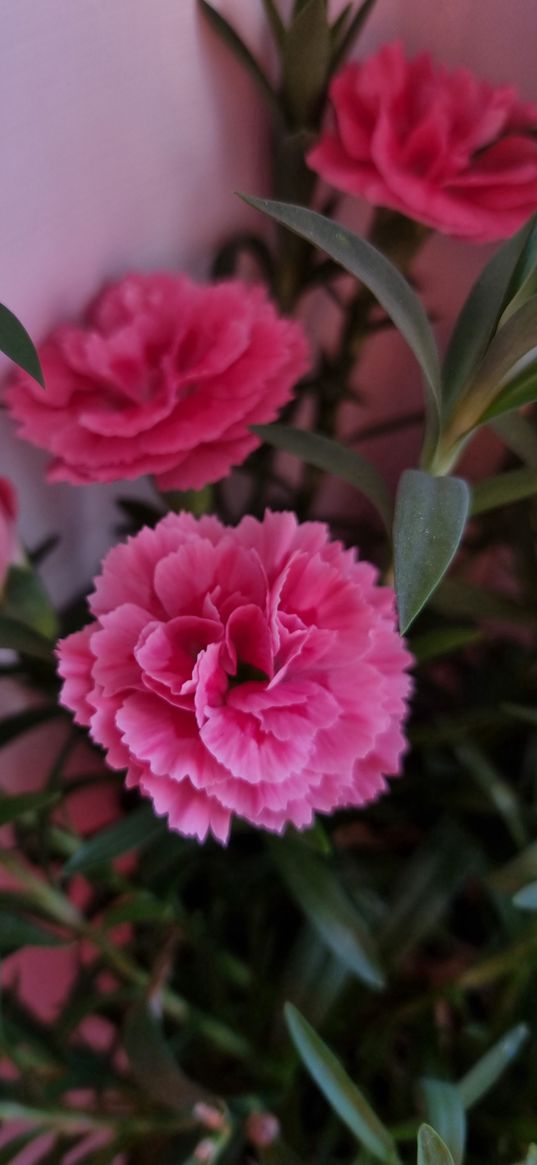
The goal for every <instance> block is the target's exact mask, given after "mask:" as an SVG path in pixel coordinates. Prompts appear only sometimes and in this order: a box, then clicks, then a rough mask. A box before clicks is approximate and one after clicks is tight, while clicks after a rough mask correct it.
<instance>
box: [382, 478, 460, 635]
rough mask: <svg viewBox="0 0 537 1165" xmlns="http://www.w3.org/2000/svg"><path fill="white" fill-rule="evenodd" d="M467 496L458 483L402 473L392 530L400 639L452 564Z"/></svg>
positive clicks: (458, 481) (456, 480) (451, 479)
mask: <svg viewBox="0 0 537 1165" xmlns="http://www.w3.org/2000/svg"><path fill="white" fill-rule="evenodd" d="M469 506H470V491H469V489H468V486H467V484H466V482H465V481H463V480H462V479H461V478H459V477H432V476H431V474H428V473H424V472H422V471H421V470H418V469H407V470H406V472H405V473H403V475H402V477H401V480H400V483H399V489H398V491H397V500H396V504H395V519H394V530H393V545H394V569H395V589H396V593H397V603H398V608H399V621H400V626H401V633H402V634H404V633H405V631H407V630H408V628H409V627H410V625H411V623H412V622H413V621H414V619H415V618H416V616H417V615H418V614H419V612H420V611H421V609H422V607H424V606H425V603H426V602H427V600H428V598H429V597H430V596H431V595H432V593H433V591H434V590H436V587H437V586H438V584H439V582H440V581H441V579H442V578H443V576H444V574H445V573H446V571H447V569H448V567H449V565H450V563H451V562H452V560H453V558H454V556H455V554H456V552H457V549H458V546H459V543H460V541H461V538H462V536H463V533H464V528H465V525H466V518H467V516H468V510H469Z"/></svg>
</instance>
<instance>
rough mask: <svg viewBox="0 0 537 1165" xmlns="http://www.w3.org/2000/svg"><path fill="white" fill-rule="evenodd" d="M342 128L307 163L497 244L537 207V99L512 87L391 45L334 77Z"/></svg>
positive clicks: (433, 222) (370, 194) (376, 199)
mask: <svg viewBox="0 0 537 1165" xmlns="http://www.w3.org/2000/svg"><path fill="white" fill-rule="evenodd" d="M330 99H331V102H332V105H333V108H334V114H335V125H334V128H333V129H332V130H329V131H326V132H325V133H324V134H323V135H322V136H321V139H320V141H319V142H318V144H317V145H316V146H314V148H313V149H312V150H311V151H310V153H309V155H308V159H307V160H308V163H309V165H310V166H311V167H312V169H313V170H316V171H317V173H318V174H320V175H321V177H323V178H325V179H326V180H327V182H330V183H331V184H332V185H333V186H335V187H337V189H339V190H344V191H346V192H347V193H349V194H355V195H360V196H361V197H363V198H365V199H367V201H368V202H371V203H372V204H373V205H374V206H387V207H391V208H392V209H394V210H398V211H401V212H402V213H403V214H405V215H408V216H409V217H410V218H414V219H417V220H418V221H419V222H422V223H425V224H426V225H427V226H430V227H433V228H434V229H435V230H438V231H442V232H444V233H445V234H448V235H456V236H459V237H464V238H468V239H472V240H474V242H490V241H493V240H495V239H502V238H507V237H508V236H509V235H511V234H513V233H514V232H515V231H516V230H518V228H519V227H520V226H522V224H523V223H524V222H525V221H526V219H527V218H529V217H530V215H531V214H533V212H534V211H535V210H536V209H537V140H536V138H535V136H534V135H535V131H536V130H537V106H535V105H528V104H522V103H521V102H520V101H519V100H518V97H517V93H516V90H515V89H513V88H512V87H511V86H502V87H498V88H494V87H493V86H491V85H489V84H487V83H486V82H485V81H480V80H478V79H477V78H476V77H474V76H473V75H472V73H470V72H469V71H468V70H467V69H457V70H456V71H455V72H452V73H449V72H447V70H446V69H443V68H440V67H439V66H435V65H434V64H433V62H432V60H431V58H430V57H429V56H428V55H427V54H425V53H424V54H423V55H422V56H419V57H416V58H415V59H414V60H412V61H407V60H406V59H405V55H404V50H403V48H402V46H401V45H400V44H391V45H386V46H385V47H384V48H382V49H381V50H380V52H378V53H377V54H376V55H375V56H373V57H371V58H370V59H369V60H368V61H366V62H365V63H364V64H356V63H355V64H349V65H347V66H346V67H345V68H344V69H343V70H342V71H341V72H340V73H339V74H338V75H337V76H336V77H335V78H334V80H333V82H332V85H331V88H330Z"/></svg>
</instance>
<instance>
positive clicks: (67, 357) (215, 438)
mask: <svg viewBox="0 0 537 1165" xmlns="http://www.w3.org/2000/svg"><path fill="white" fill-rule="evenodd" d="M40 357H41V363H42V366H43V372H44V376H45V382H46V391H45V392H43V389H42V388H40V387H39V385H36V384H35V382H34V381H33V380H31V378H30V377H29V376H27V375H25V374H24V373H17V374H16V375H15V376H14V378H13V380H12V383H11V385H10V387H9V388H8V391H7V395H6V399H7V403H8V407H9V409H10V411H11V414H12V416H13V417H14V418H15V419H16V420H17V421H18V422H19V424H20V433H21V435H22V436H23V437H26V438H27V439H28V440H29V441H32V442H33V443H34V444H35V445H39V446H40V447H41V448H43V449H47V450H48V451H49V452H50V453H52V454H53V455H54V461H53V462H52V465H51V467H50V469H49V473H48V477H49V480H50V481H69V482H71V483H72V484H73V485H84V484H86V483H88V482H101V481H118V480H121V479H127V478H135V477H140V476H141V475H143V474H152V475H154V476H155V478H156V481H157V485H158V486H159V488H161V489H163V490H169V489H180V490H186V489H199V488H201V487H202V486H204V485H206V484H207V483H208V482H213V481H217V480H218V479H219V478H221V477H223V476H225V474H227V473H228V472H229V470H230V468H231V467H232V466H233V465H238V464H239V463H240V462H242V461H244V459H245V457H246V456H247V455H248V454H249V453H251V451H252V450H253V449H255V448H256V446H257V445H258V444H259V442H258V440H257V438H256V437H255V436H254V435H253V434H252V433H251V432H250V429H249V426H250V425H252V424H255V423H265V422H268V421H272V420H274V418H275V416H276V415H277V413H278V410H279V409H280V408H281V406H282V405H283V404H285V402H286V401H288V400H289V398H290V396H291V393H292V389H293V386H294V385H295V384H296V382H297V380H298V379H299V378H300V377H301V376H302V374H303V373H304V372H305V371H306V368H307V367H308V348H307V344H306V340H305V337H304V334H303V331H302V329H301V327H300V325H299V324H297V323H295V322H293V321H291V320H286V319H282V318H281V317H279V316H278V315H277V312H276V310H275V308H274V307H273V305H272V304H271V303H270V302H269V301H268V300H267V298H266V295H265V292H264V291H263V290H262V288H261V287H250V286H247V285H246V284H243V283H239V282H230V283H220V284H214V285H212V286H202V285H198V284H195V283H193V282H192V281H191V280H190V279H187V278H186V277H185V276H178V275H170V274H159V275H131V276H128V277H127V278H125V279H123V280H121V281H120V282H119V283H116V284H115V285H113V286H112V287H109V288H108V289H107V290H105V291H104V292H103V293H102V295H101V296H100V298H99V299H98V300H97V302H96V303H95V304H94V306H93V308H92V309H91V310H90V313H89V318H88V322H87V323H86V324H85V325H84V326H80V327H75V326H65V327H61V328H58V329H57V331H55V332H53V333H52V335H51V336H49V338H48V339H47V340H46V341H45V342H44V344H43V346H42V347H41V349H40Z"/></svg>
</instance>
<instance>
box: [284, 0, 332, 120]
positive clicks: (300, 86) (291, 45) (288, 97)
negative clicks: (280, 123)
mask: <svg viewBox="0 0 537 1165" xmlns="http://www.w3.org/2000/svg"><path fill="white" fill-rule="evenodd" d="M329 63H330V28H329V25H328V14H327V10H326V0H306V3H305V4H303V5H302V7H301V9H300V11H299V12H297V13H296V14H295V16H294V18H293V20H292V21H291V25H290V27H289V28H288V30H287V36H286V38H285V43H284V52H283V91H284V96H285V101H286V104H287V106H288V109H289V113H290V115H291V118H292V121H293V122H294V124H295V125H297V126H307V125H308V124H309V123H310V122H311V121H312V119H313V118H314V116H315V111H316V107H317V105H318V102H319V100H320V98H321V95H322V93H323V91H324V88H325V84H326V77H327V73H328V66H329Z"/></svg>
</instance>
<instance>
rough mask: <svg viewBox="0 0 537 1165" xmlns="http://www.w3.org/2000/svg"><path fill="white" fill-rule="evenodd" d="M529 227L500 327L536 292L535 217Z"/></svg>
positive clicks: (536, 220) (536, 226)
mask: <svg viewBox="0 0 537 1165" xmlns="http://www.w3.org/2000/svg"><path fill="white" fill-rule="evenodd" d="M529 227H530V229H529V234H528V237H527V239H526V242H525V245H524V249H523V251H522V254H521V256H520V259H519V261H518V263H517V265H516V268H515V271H514V274H513V278H512V280H511V283H510V285H509V290H508V293H507V306H506V307H505V309H504V312H503V315H502V318H501V320H500V326H501V325H502V324H503V323H505V321H506V320H507V319H509V316H511V315H513V313H514V312H516V311H518V308H519V307H521V306H522V304H523V303H525V302H526V300H527V299H529V298H530V296H532V295H535V293H536V292H537V215H534V216H533V218H532V220H531V223H530V224H529Z"/></svg>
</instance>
